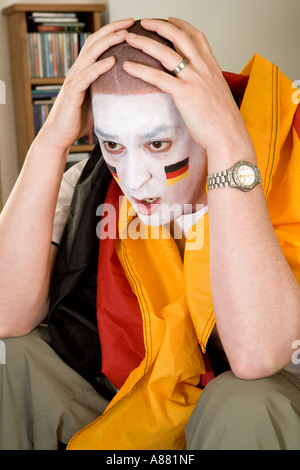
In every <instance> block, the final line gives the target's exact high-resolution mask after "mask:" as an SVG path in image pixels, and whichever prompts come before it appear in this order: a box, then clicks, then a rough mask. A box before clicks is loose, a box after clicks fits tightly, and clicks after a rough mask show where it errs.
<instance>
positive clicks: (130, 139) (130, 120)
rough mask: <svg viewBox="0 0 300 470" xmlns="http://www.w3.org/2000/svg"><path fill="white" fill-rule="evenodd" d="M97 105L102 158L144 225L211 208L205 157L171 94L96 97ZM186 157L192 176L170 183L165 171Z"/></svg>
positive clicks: (159, 223) (97, 123)
mask: <svg viewBox="0 0 300 470" xmlns="http://www.w3.org/2000/svg"><path fill="white" fill-rule="evenodd" d="M92 106H93V113H94V123H95V133H96V135H97V137H98V139H99V142H100V146H101V150H102V153H103V157H104V159H105V161H106V163H107V164H108V165H110V166H111V167H114V168H115V169H116V172H117V175H118V180H119V185H120V187H121V189H122V191H123V193H124V194H125V196H126V197H127V199H128V200H129V201H130V203H131V204H132V205H133V206H134V208H135V210H136V211H137V213H138V215H139V217H140V219H141V220H142V221H143V222H145V223H146V224H148V225H165V224H168V223H169V222H170V221H171V220H174V219H176V218H177V217H179V216H180V215H182V214H183V213H184V205H187V204H189V205H190V209H191V210H190V212H191V211H194V210H196V204H206V191H205V175H206V159H205V154H204V151H203V149H202V148H201V147H200V146H199V145H198V144H197V143H196V142H195V141H194V140H193V139H192V137H191V136H190V134H189V132H188V131H187V129H186V127H185V124H184V122H183V120H182V118H181V116H180V114H179V112H178V110H177V108H176V107H175V105H174V102H173V100H172V98H171V96H170V95H168V94H166V93H150V94H144V95H125V96H124V95H121V96H120V95H109V94H101V93H95V94H93V96H92ZM187 158H189V171H188V173H184V175H185V176H182V175H181V178H182V179H180V178H178V177H177V180H178V179H180V181H178V182H176V183H174V184H172V185H168V184H167V177H166V172H165V167H166V166H169V165H172V164H176V163H178V162H182V161H183V160H185V159H187ZM179 166H180V165H179ZM177 180H176V181H177ZM172 181H175V180H172ZM197 208H198V209H199V207H197Z"/></svg>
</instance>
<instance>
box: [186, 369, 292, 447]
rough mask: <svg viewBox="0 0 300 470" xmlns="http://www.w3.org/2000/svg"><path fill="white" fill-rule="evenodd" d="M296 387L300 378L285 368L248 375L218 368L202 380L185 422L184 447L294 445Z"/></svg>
mask: <svg viewBox="0 0 300 470" xmlns="http://www.w3.org/2000/svg"><path fill="white" fill-rule="evenodd" d="M299 388H300V380H299V379H297V378H296V377H295V376H293V374H289V373H288V372H286V371H282V372H281V373H279V374H276V375H274V376H272V377H266V378H264V379H258V380H251V381H247V380H242V379H238V378H236V377H235V376H234V375H233V374H232V372H231V371H229V372H225V373H224V374H221V375H220V376H218V377H217V378H216V379H214V380H212V381H211V382H210V383H209V384H208V385H207V387H206V388H205V390H204V391H203V393H202V395H201V397H200V400H199V402H198V404H197V405H196V407H195V410H194V412H193V414H192V416H191V418H190V420H189V422H188V423H187V426H186V436H187V443H188V447H189V448H212V446H214V447H216V446H218V445H220V446H222V448H236V447H235V445H236V446H237V447H238V448H282V447H283V448H288V447H290V448H294V446H297V445H298V446H299V445H300V444H299V443H298V441H297V439H296V434H298V435H299V432H300V390H299ZM295 426H296V428H295ZM293 427H294V429H293ZM220 448H221V447H220Z"/></svg>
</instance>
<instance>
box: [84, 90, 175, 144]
mask: <svg viewBox="0 0 300 470" xmlns="http://www.w3.org/2000/svg"><path fill="white" fill-rule="evenodd" d="M93 112H94V122H95V132H96V134H97V135H98V136H99V137H101V138H103V139H105V140H112V141H114V140H115V139H116V138H117V137H118V136H120V135H126V134H127V135H129V134H132V133H134V134H135V136H139V137H143V138H147V139H149V140H151V139H154V138H156V137H157V136H159V135H161V136H164V135H168V134H169V135H170V134H171V133H174V131H175V130H177V129H178V128H179V126H181V125H182V124H181V118H180V115H179V113H178V111H177V110H176V108H175V105H174V103H173V100H172V98H171V96H170V95H167V94H166V93H155V94H151V95H149V94H145V95H125V96H120V95H106V94H95V95H94V96H93Z"/></svg>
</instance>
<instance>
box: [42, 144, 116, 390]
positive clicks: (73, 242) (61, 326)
mask: <svg viewBox="0 0 300 470" xmlns="http://www.w3.org/2000/svg"><path fill="white" fill-rule="evenodd" d="M110 180H111V173H110V172H109V170H108V168H107V166H106V164H105V162H104V160H103V157H102V155H101V151H100V147H99V144H97V145H96V147H95V148H94V150H93V152H92V154H91V156H90V158H89V160H88V162H87V163H86V165H85V167H84V169H83V172H82V174H81V176H80V178H79V181H78V183H77V185H76V187H75V191H74V195H73V199H72V202H71V205H70V211H69V216H68V219H67V222H66V226H65V229H64V232H63V234H62V238H61V242H60V244H59V247H58V253H57V259H56V263H55V268H54V272H53V278H52V283H51V288H50V309H49V316H48V326H49V334H50V339H51V344H52V347H53V348H54V350H55V351H56V352H57V353H58V354H59V356H60V357H61V358H62V359H63V360H64V361H65V362H66V363H67V364H69V365H70V366H71V367H72V368H73V369H75V370H76V371H77V372H79V373H80V374H81V375H82V376H83V377H85V378H86V379H87V380H88V381H89V382H90V383H92V384H93V385H94V386H95V387H96V388H97V386H98V384H99V382H101V380H99V378H101V377H103V375H102V373H101V347H100V340H99V334H98V327H97V315H96V295H97V269H98V252H99V239H98V237H97V235H96V226H97V223H98V222H99V218H97V216H96V209H97V207H98V206H99V204H102V203H103V202H104V200H105V195H106V191H107V188H108V184H109V182H110Z"/></svg>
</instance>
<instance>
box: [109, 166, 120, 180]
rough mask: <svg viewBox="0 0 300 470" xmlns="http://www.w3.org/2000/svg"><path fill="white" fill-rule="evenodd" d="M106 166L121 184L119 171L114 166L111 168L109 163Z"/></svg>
mask: <svg viewBox="0 0 300 470" xmlns="http://www.w3.org/2000/svg"><path fill="white" fill-rule="evenodd" d="M106 165H107V168H108V169H109V171H110V172H111V174H112V175H113V177H114V178H115V180H116V182H117V183H120V180H119V177H118V173H117V169H116V168H115V167H114V166H110V165H109V164H108V163H106Z"/></svg>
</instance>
